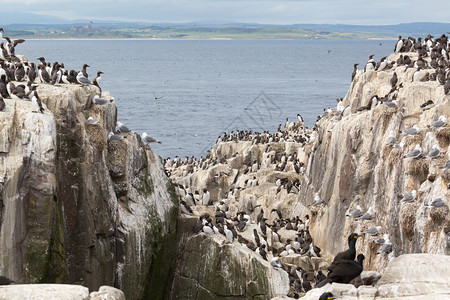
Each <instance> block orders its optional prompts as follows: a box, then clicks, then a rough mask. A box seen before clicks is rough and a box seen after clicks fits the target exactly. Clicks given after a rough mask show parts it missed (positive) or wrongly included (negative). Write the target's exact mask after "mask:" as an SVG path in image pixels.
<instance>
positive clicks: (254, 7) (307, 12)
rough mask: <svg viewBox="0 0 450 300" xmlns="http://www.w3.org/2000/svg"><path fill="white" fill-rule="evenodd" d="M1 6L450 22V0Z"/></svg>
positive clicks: (99, 15)
mask: <svg viewBox="0 0 450 300" xmlns="http://www.w3.org/2000/svg"><path fill="white" fill-rule="evenodd" d="M0 7H1V8H2V11H23V12H30V13H38V14H45V15H51V16H58V17H62V18H66V19H71V20H73V19H97V20H118V21H148V22H204V23H227V22H255V23H264V24H295V23H331V24H336V23H340V24H363V25H382V24H399V23H409V22H448V21H449V20H450V18H449V16H450V15H449V12H450V1H449V0H427V1H423V0H420V1H419V0H371V1H369V0H334V1H333V0H291V1H285V0H278V1H276V0H263V1H257V0H243V1H241V0H183V1H182V0H136V1H133V0H131V1H125V0H75V1H73V0H70V1H69V0H0Z"/></svg>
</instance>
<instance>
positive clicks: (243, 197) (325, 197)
mask: <svg viewBox="0 0 450 300" xmlns="http://www.w3.org/2000/svg"><path fill="white" fill-rule="evenodd" d="M408 55H409V56H410V57H411V58H412V59H413V61H414V60H417V59H418V57H417V54H415V53H408ZM398 57H399V54H392V55H391V56H390V57H389V61H392V62H395V61H396V59H397V58H398ZM426 60H428V61H429V58H426ZM391 65H392V67H388V68H386V69H385V70H382V71H374V70H368V71H363V70H361V71H358V72H357V74H356V76H355V79H354V80H353V82H352V84H351V86H350V89H349V91H348V93H347V95H346V96H345V98H343V99H342V100H341V101H340V102H339V104H338V107H337V109H328V110H327V111H326V112H325V113H324V114H323V115H322V116H321V117H320V118H319V119H318V121H317V122H316V124H315V125H314V127H313V128H312V129H311V130H308V129H305V128H304V124H303V123H302V122H301V121H299V122H291V123H288V124H287V126H286V128H285V129H284V130H281V129H279V130H278V131H277V132H276V133H273V134H269V133H266V132H264V133H249V132H244V131H239V132H236V133H233V132H232V133H230V134H226V135H224V136H223V137H220V138H219V139H218V141H217V143H216V144H215V145H214V146H213V147H212V149H211V151H210V152H209V154H208V156H207V157H205V158H201V159H200V160H198V161H197V160H194V159H189V158H186V160H183V161H181V160H171V161H167V162H166V164H165V166H166V168H167V169H168V171H169V172H170V173H171V178H172V179H173V181H174V182H175V183H176V184H177V194H178V196H179V197H180V199H181V200H185V201H187V200H186V199H187V198H186V195H187V194H188V193H192V194H193V195H194V197H196V199H197V205H196V206H195V207H193V213H192V214H193V215H194V216H197V217H198V216H200V215H201V214H202V213H204V212H205V211H208V212H209V213H210V214H211V215H213V214H214V210H208V209H207V208H205V206H204V205H201V199H202V195H203V193H204V192H203V189H205V188H206V190H207V191H208V192H207V193H209V194H210V201H211V203H212V204H213V205H214V206H218V205H219V204H220V206H224V205H225V206H226V207H227V210H228V214H229V216H231V217H234V216H236V213H237V212H239V211H244V212H245V213H246V214H248V215H249V216H250V219H251V222H253V223H256V218H257V215H258V214H259V213H260V212H261V211H262V210H263V211H264V217H266V218H267V219H268V220H267V224H269V225H271V227H272V229H273V228H276V227H278V228H279V227H280V226H279V225H280V224H276V223H275V222H276V219H277V217H276V215H275V214H273V213H271V211H272V210H274V209H277V210H279V211H280V212H281V214H282V215H283V217H284V220H283V222H284V223H283V222H282V223H283V224H286V223H287V222H288V221H289V222H291V223H292V222H294V223H295V224H296V225H299V226H298V228H300V227H301V228H302V229H309V231H310V232H311V235H312V238H313V241H314V245H317V246H319V247H320V248H321V249H322V251H321V254H322V255H323V256H324V258H325V260H324V259H323V258H322V259H316V258H314V257H313V258H311V259H310V257H309V256H311V254H310V253H305V252H304V251H303V254H304V255H299V256H298V258H297V260H296V261H295V262H293V261H292V260H290V261H289V260H288V261H289V263H291V264H292V265H293V266H298V265H299V264H300V261H301V258H305V259H310V264H308V263H306V264H302V265H301V266H302V268H303V267H304V269H305V271H306V272H307V273H308V277H310V278H309V279H312V277H313V276H314V275H315V274H316V272H317V271H318V270H323V271H324V272H326V268H327V266H328V265H329V264H330V261H331V259H332V257H333V256H334V255H335V254H336V253H338V252H339V251H342V250H344V248H346V247H347V236H348V235H349V234H350V233H351V232H358V233H362V232H363V231H365V230H367V229H369V228H371V227H375V226H381V232H380V233H379V234H378V235H376V236H372V235H370V234H365V235H363V237H362V238H360V239H359V240H358V242H357V246H356V248H357V252H358V253H363V254H364V255H365V257H366V259H365V261H364V269H365V270H372V271H378V272H379V273H381V274H384V272H385V268H386V266H387V265H388V263H389V262H390V261H392V260H393V259H394V258H395V257H398V256H399V255H402V254H406V253H431V254H449V253H450V252H449V251H450V244H449V242H448V241H449V235H450V225H449V224H450V223H449V213H448V210H449V207H448V202H447V201H448V199H449V198H450V192H449V186H450V175H449V174H450V173H449V172H450V170H449V169H446V170H445V169H442V167H443V166H444V165H445V164H446V162H447V161H448V159H449V157H448V153H449V147H450V127H449V126H448V123H446V124H445V125H444V126H441V127H430V124H431V123H432V122H433V121H435V120H437V119H438V118H439V117H440V116H445V117H446V118H447V120H448V119H449V115H450V106H449V105H448V103H449V100H450V96H448V95H445V94H444V87H443V86H442V84H440V83H438V82H437V81H418V80H414V81H413V80H412V78H413V75H414V74H415V72H416V71H417V69H416V68H414V67H409V68H407V67H406V66H398V67H396V66H395V64H391ZM394 72H396V75H397V78H398V80H397V83H396V84H395V85H394V86H393V87H392V86H391V83H390V82H391V78H392V77H393V74H394ZM374 96H377V97H375V98H374ZM393 99H396V100H397V101H396V102H391V103H389V105H385V104H383V103H384V102H388V101H391V100H393ZM381 100H383V102H382V101H381ZM429 100H432V102H433V104H432V105H422V104H424V103H426V102H428V101H429ZM414 124H417V125H418V127H419V128H420V131H419V133H418V134H415V135H408V134H405V133H402V131H403V130H405V129H407V128H410V127H412V126H413V125H414ZM280 127H281V125H280ZM390 135H393V136H394V137H395V138H396V140H397V143H398V144H399V145H398V146H396V147H394V146H393V145H388V143H387V140H388V137H389V136H390ZM416 144H419V145H420V146H421V148H422V153H423V155H422V157H420V158H405V156H406V155H407V154H408V153H409V152H410V151H411V150H412V149H414V148H415V147H416ZM433 145H437V146H438V148H439V149H440V154H439V155H437V156H435V157H426V155H427V153H429V151H430V150H431V149H432V147H433ZM413 190H416V191H417V195H416V197H415V199H413V201H400V200H401V199H402V198H403V197H404V196H405V195H406V194H408V193H409V192H411V191H413ZM437 198H441V199H443V203H444V205H443V206H440V207H434V206H431V205H430V203H431V202H432V201H433V200H434V199H437ZM358 206H360V207H361V211H362V212H366V211H368V210H370V212H371V214H372V218H371V219H368V220H357V219H356V218H355V217H352V216H347V215H348V214H349V213H350V212H351V211H353V210H355V209H356V208H357V207H358ZM359 215H360V214H359ZM359 215H357V216H359ZM306 216H308V217H309V221H308V222H309V224H308V225H306V224H303V222H306V221H305V220H307V219H308V218H307V217H306ZM357 216H356V217H357ZM299 220H301V222H299ZM233 222H234V223H233V224H234V225H236V224H237V223H238V222H237V221H236V220H234V221H233ZM283 226H284V225H283ZM298 231H300V229H298ZM279 232H281V231H279ZM289 232H290V231H289V230H288V231H285V232H283V234H280V237H281V238H282V239H283V240H282V241H281V242H282V243H280V244H278V245H277V244H274V248H273V249H272V250H271V251H272V252H273V255H274V256H276V255H278V254H279V253H280V250H283V249H282V247H283V246H285V245H287V244H289V242H287V240H288V239H290V240H291V241H290V244H291V245H292V240H293V239H295V238H296V236H295V234H296V230H295V231H294V233H289ZM258 233H259V234H260V232H259V231H258ZM381 234H389V239H390V242H392V251H387V253H378V252H379V251H380V245H379V244H376V243H375V242H374V241H375V240H376V239H377V238H378V237H380V236H381ZM195 240H197V239H195ZM233 245H236V247H239V243H237V242H233ZM277 246H278V247H277ZM255 255H257V254H255ZM297 255H298V254H297ZM436 257H438V256H436ZM286 259H287V258H285V257H283V258H282V259H281V260H282V261H284V262H287V260H286ZM443 263H445V264H447V265H446V266H447V267H448V266H449V265H448V262H447V261H444V262H443ZM291 283H292V282H291ZM354 289H355V291H356V288H354ZM361 289H362V290H364V289H366V290H365V291H364V293H368V294H370V293H371V292H369V289H370V288H367V287H361ZM290 292H291V294H292V292H293V290H292V286H291V291H290ZM317 298H318V297H317Z"/></svg>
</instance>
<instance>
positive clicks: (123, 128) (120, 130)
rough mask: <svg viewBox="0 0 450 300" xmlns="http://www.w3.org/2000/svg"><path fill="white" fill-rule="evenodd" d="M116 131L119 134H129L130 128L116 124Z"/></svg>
mask: <svg viewBox="0 0 450 300" xmlns="http://www.w3.org/2000/svg"><path fill="white" fill-rule="evenodd" d="M116 125H117V131H118V132H120V133H129V132H131V130H130V128H128V127H127V126H125V125H124V124H123V123H121V122H117V124H116Z"/></svg>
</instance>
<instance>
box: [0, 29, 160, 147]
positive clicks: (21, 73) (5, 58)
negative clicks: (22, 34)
mask: <svg viewBox="0 0 450 300" xmlns="http://www.w3.org/2000/svg"><path fill="white" fill-rule="evenodd" d="M3 40H5V42H4V41H3ZM23 42H25V40H23V39H17V40H11V39H10V38H9V37H7V36H3V28H0V111H3V110H4V109H6V108H7V103H6V102H5V99H13V100H20V101H31V103H32V107H33V110H32V112H35V113H41V114H44V113H45V109H44V106H43V104H42V101H41V99H40V97H39V93H38V88H39V85H40V84H50V85H54V86H60V85H71V84H75V85H91V86H96V87H97V90H98V93H97V95H95V96H94V97H93V99H92V104H94V105H107V104H110V103H112V102H113V100H109V99H104V98H101V96H102V89H101V87H100V82H101V74H103V72H102V71H98V72H97V76H96V77H95V78H94V79H93V80H90V79H89V74H88V72H87V68H88V67H89V65H88V64H84V65H83V66H82V69H81V70H80V71H75V70H73V69H72V70H68V69H66V67H65V65H64V63H59V62H54V63H53V64H52V63H50V62H48V61H46V59H45V58H44V57H39V58H37V60H38V61H40V63H39V64H38V65H36V64H35V63H34V62H28V61H24V60H22V59H21V58H20V56H16V54H15V47H16V46H17V45H18V44H21V43H23ZM98 123H99V121H98V120H95V119H93V118H92V117H89V118H88V119H87V120H86V124H87V125H90V126H96V125H97V124H98ZM116 133H118V134H116ZM116 133H114V132H113V134H109V135H108V138H109V139H110V140H121V139H123V138H126V136H127V134H134V132H132V131H131V130H130V129H128V127H126V126H125V125H124V124H122V123H120V122H117V132H116ZM141 139H142V141H143V142H145V143H147V144H150V143H161V142H160V141H156V140H155V139H153V138H151V137H150V136H149V135H148V134H147V133H145V132H144V133H143V135H142V137H141Z"/></svg>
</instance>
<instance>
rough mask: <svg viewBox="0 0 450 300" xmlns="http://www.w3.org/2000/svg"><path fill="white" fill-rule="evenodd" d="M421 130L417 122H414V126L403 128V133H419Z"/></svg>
mask: <svg viewBox="0 0 450 300" xmlns="http://www.w3.org/2000/svg"><path fill="white" fill-rule="evenodd" d="M419 131H420V128H419V126H417V124H414V125H413V127H411V128H408V129H405V130H403V131H402V133H403V134H408V135H416V134H417V133H419Z"/></svg>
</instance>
